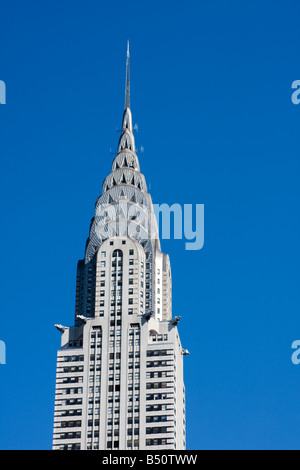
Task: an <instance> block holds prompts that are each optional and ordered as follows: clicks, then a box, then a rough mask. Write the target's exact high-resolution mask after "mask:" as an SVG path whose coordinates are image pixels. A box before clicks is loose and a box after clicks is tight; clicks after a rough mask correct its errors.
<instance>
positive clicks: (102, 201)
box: [85, 42, 160, 262]
mask: <svg viewBox="0 0 300 470" xmlns="http://www.w3.org/2000/svg"><path fill="white" fill-rule="evenodd" d="M117 236H125V237H129V238H133V239H135V240H137V241H138V242H140V244H141V245H142V246H143V248H144V250H145V252H146V255H147V253H148V258H149V257H150V258H152V253H153V251H154V250H156V248H158V249H159V250H160V242H159V237H158V230H157V222H156V217H155V214H154V211H153V206H152V200H151V196H150V194H149V193H148V190H147V185H146V180H145V177H144V175H143V174H142V173H141V172H140V164H139V159H138V156H137V153H136V148H135V139H134V135H133V127H132V115H131V110H130V55H129V42H127V55H126V78H125V106H124V111H123V118H122V129H121V135H120V138H119V143H118V151H117V155H116V156H115V158H114V160H113V163H112V169H111V173H110V174H109V175H108V176H107V177H106V178H105V180H104V182H103V185H102V195H101V196H100V197H99V198H98V199H97V201H96V205H95V216H94V217H93V219H92V221H91V225H90V234H89V238H88V240H87V245H86V252H85V262H89V261H90V260H91V259H92V258H93V256H94V254H95V253H96V252H97V251H98V248H99V246H101V244H102V243H103V242H104V241H105V240H107V239H108V238H111V237H117Z"/></svg>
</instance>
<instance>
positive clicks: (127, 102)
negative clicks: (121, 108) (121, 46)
mask: <svg viewBox="0 0 300 470" xmlns="http://www.w3.org/2000/svg"><path fill="white" fill-rule="evenodd" d="M129 58H130V56H129V40H128V41H127V56H126V82H125V109H126V108H130V63H129Z"/></svg>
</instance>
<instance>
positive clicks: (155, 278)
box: [53, 47, 188, 450]
mask: <svg viewBox="0 0 300 470" xmlns="http://www.w3.org/2000/svg"><path fill="white" fill-rule="evenodd" d="M179 319H180V317H175V318H173V317H172V280H171V269H170V261H169V256H168V255H166V254H164V253H162V252H161V248H160V240H159V235H158V229H157V222H156V218H155V215H154V212H153V206H152V200H151V196H150V194H149V193H148V191H147V186H146V181H145V177H144V175H143V174H142V173H141V172H140V165H139V160H138V157H137V154H136V150H135V141H134V136H133V129H132V117H131V110H130V80H129V47H127V61H126V85H125V109H124V113H123V120H122V131H121V136H120V139H119V145H118V152H117V155H116V157H115V159H114V160H113V163H112V170H111V173H110V174H109V175H108V176H107V177H106V178H105V180H104V183H103V188H102V195H101V196H100V197H99V198H98V199H97V201H96V205H95V215H94V217H93V219H92V221H91V224H90V232H89V238H88V240H87V243H86V249H85V258H84V259H83V260H80V261H79V262H78V267H77V280H76V303H75V323H74V326H72V327H64V326H62V325H56V327H57V328H58V329H59V330H60V331H61V333H62V336H61V349H60V350H59V351H58V353H57V370H56V389H55V411H54V429H53V449H55V450H74V449H75V450H76V449H78V450H97V449H99V450H104V449H112V450H156V449H185V389H184V381H183V356H184V355H185V354H187V353H188V352H187V351H186V350H183V349H182V346H181V343H180V338H179V334H178V329H177V323H178V321H179Z"/></svg>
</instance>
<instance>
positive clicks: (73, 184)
mask: <svg viewBox="0 0 300 470" xmlns="http://www.w3.org/2000/svg"><path fill="white" fill-rule="evenodd" d="M299 18H300V4H299V1H298V0H295V1H291V0H284V1H283V0H282V1H278V0H277V1H276V0H251V1H250V0H239V1H238V0H228V1H221V0H215V1H214V2H212V1H209V0H201V1H199V0H198V1H187V2H182V1H176V0H172V1H165V0H164V1H157V0H154V1H151V2H141V1H125V2H124V1H119V0H115V1H114V2H108V1H106V2H104V1H96V0H86V1H77V0H72V1H71V0H64V1H57V0H52V1H51V2H50V1H48V0H44V1H42V2H41V1H36V0H32V1H21V0H20V1H15V0H11V1H9V2H2V5H1V19H0V43H1V51H0V65H1V67H0V80H4V81H5V83H6V86H7V104H6V105H4V106H0V142H1V146H0V152H1V160H0V161H1V163H0V164H1V168H0V197H1V245H0V246H1V262H2V263H1V265H2V269H1V274H0V276H1V323H0V340H3V341H5V343H6V348H7V364H6V365H0V384H1V386H0V448H1V449H50V448H51V443H52V425H53V424H52V423H53V408H54V388H55V367H56V351H57V349H58V348H59V345H60V334H59V333H58V332H57V331H56V330H55V328H54V327H53V325H54V323H62V324H66V325H70V324H72V322H73V318H74V299H75V277H76V264H77V260H78V259H81V258H83V256H84V247H85V241H86V238H87V236H88V229H89V223H90V219H91V217H92V216H93V212H94V203H95V200H96V198H97V197H98V196H99V195H100V193H101V185H102V181H103V180H104V178H105V176H106V175H107V174H108V173H109V172H110V168H111V162H112V159H113V155H111V154H110V148H112V150H116V148H117V142H118V137H119V134H118V133H117V132H116V127H119V126H120V124H121V118H122V111H123V104H124V80H125V54H126V41H127V39H128V38H129V39H130V49H131V87H132V88H131V108H132V113H133V122H134V123H138V125H139V132H138V133H137V134H136V143H137V145H138V146H140V145H143V146H144V148H145V152H144V154H143V155H142V156H141V157H140V164H141V169H142V171H143V173H144V174H145V176H146V180H147V183H148V184H149V183H150V184H151V190H150V192H151V195H152V199H153V202H154V203H159V204H161V203H163V202H165V203H168V204H173V203H180V204H188V203H190V204H191V203H193V204H196V203H198V204H200V203H202V204H204V205H205V245H204V248H203V249H202V250H200V251H197V252H195V251H186V250H185V246H184V241H178V240H170V241H168V240H163V241H162V249H163V251H164V252H167V253H169V254H170V258H171V266H172V276H173V313H174V315H181V317H182V319H181V321H180V324H179V326H180V334H181V339H182V343H183V346H184V347H186V348H188V349H189V351H190V352H191V355H190V356H189V357H186V358H185V361H184V365H185V385H186V401H187V447H188V448H189V449H249V448H250V449H281V448H284V449H299V448H300V400H299V390H300V387H299V386H300V365H299V366H298V367H297V366H295V365H293V364H292V362H291V353H292V350H291V343H292V341H294V340H295V339H300V287H299V286H300V284H299V281H300V267H299V266H300V248H299V235H300V220H299V196H300V189H299V177H300V155H299V154H300V152H299V132H300V105H298V106H295V105H293V104H292V102H291V94H292V90H291V84H292V82H293V81H294V80H297V79H298V80H299V79H300V67H299V52H300V51H299V44H300V28H299Z"/></svg>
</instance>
